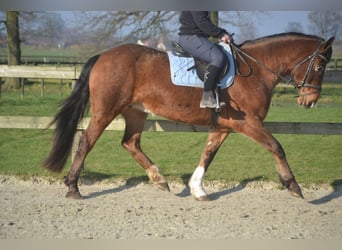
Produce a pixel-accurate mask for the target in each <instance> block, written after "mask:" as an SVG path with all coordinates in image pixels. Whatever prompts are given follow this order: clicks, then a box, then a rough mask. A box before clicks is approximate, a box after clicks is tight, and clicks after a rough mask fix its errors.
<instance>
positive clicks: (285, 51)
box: [246, 41, 313, 86]
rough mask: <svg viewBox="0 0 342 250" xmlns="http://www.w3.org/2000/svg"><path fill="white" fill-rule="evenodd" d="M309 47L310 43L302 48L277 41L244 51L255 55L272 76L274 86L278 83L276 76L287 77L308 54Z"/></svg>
mask: <svg viewBox="0 0 342 250" xmlns="http://www.w3.org/2000/svg"><path fill="white" fill-rule="evenodd" d="M311 47H313V43H312V42H311V43H307V44H306V46H303V43H302V45H301V46H299V44H298V42H296V41H279V42H273V43H272V42H265V43H260V44H255V45H254V47H250V48H246V49H247V50H249V51H250V53H251V54H252V55H255V59H256V60H258V61H259V62H260V63H261V65H262V66H264V69H266V68H267V69H268V71H269V73H270V74H272V75H273V78H274V82H272V84H274V86H275V85H276V84H277V83H278V82H279V79H278V77H277V75H280V76H282V77H285V76H286V75H288V74H289V73H290V72H291V70H292V69H293V68H294V67H295V65H296V64H297V63H298V62H299V61H301V60H304V58H306V57H307V56H308V55H309V54H310V51H312V48H311ZM277 80H278V81H277Z"/></svg>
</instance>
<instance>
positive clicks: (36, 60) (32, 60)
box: [0, 55, 342, 70]
mask: <svg viewBox="0 0 342 250" xmlns="http://www.w3.org/2000/svg"><path fill="white" fill-rule="evenodd" d="M7 60H8V58H7V55H0V64H2V65H7V64H8V61H7ZM21 61H22V63H23V64H25V65H83V64H84V63H85V62H86V61H87V58H85V57H76V56H69V57H68V56H22V58H21ZM327 69H329V70H342V59H341V58H332V59H331V60H330V62H329V64H328V65H327Z"/></svg>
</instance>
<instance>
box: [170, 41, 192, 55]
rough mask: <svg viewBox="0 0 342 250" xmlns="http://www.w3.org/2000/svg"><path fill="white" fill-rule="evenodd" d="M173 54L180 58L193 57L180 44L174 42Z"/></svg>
mask: <svg viewBox="0 0 342 250" xmlns="http://www.w3.org/2000/svg"><path fill="white" fill-rule="evenodd" d="M172 53H173V54H174V55H176V56H179V57H192V56H191V55H190V54H189V53H187V52H186V51H185V50H184V49H183V48H182V46H180V45H179V43H177V42H175V41H173V42H172Z"/></svg>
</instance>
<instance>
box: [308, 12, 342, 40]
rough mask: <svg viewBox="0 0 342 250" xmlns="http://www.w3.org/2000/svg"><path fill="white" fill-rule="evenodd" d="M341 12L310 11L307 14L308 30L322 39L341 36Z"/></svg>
mask: <svg viewBox="0 0 342 250" xmlns="http://www.w3.org/2000/svg"><path fill="white" fill-rule="evenodd" d="M341 13H342V12H341V11H324V12H319V11H312V12H310V13H309V14H308V18H309V21H310V30H312V32H313V33H314V34H316V35H318V36H320V37H322V38H329V37H330V36H335V37H337V38H338V37H339V36H341V23H342V14H341Z"/></svg>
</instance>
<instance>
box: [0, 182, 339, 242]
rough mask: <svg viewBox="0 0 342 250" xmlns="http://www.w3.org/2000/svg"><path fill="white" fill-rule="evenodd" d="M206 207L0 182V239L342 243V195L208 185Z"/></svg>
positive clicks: (108, 191) (171, 197)
mask: <svg viewBox="0 0 342 250" xmlns="http://www.w3.org/2000/svg"><path fill="white" fill-rule="evenodd" d="M205 187H206V189H207V191H208V192H210V194H211V195H210V196H211V198H212V199H213V201H211V202H198V201H195V200H194V199H193V198H192V197H191V196H190V193H189V190H188V188H187V187H186V186H185V185H183V184H180V183H171V184H170V188H171V192H165V191H161V190H158V189H157V188H156V187H154V186H152V185H150V184H146V183H139V184H137V185H127V184H126V183H124V182H119V181H118V182H115V183H104V182H102V183H95V184H91V185H86V184H82V185H81V186H80V190H81V193H82V194H83V195H84V196H85V199H83V200H77V201H75V200H70V199H66V198H65V197H64V196H65V194H66V191H67V189H66V187H65V186H64V185H63V184H62V183H60V182H56V181H48V180H46V179H45V180H42V179H35V178H34V179H31V180H28V181H22V180H18V179H16V178H14V177H8V176H0V213H1V216H0V239H18V238H19V239H60V238H63V239H341V238H342V189H341V188H339V189H338V190H332V188H330V187H323V186H320V187H313V188H307V189H304V190H303V193H304V196H305V199H304V200H301V199H298V198H295V197H292V196H290V194H289V193H288V192H287V191H286V190H280V189H279V188H277V187H278V184H271V183H260V182H255V183H250V184H248V185H247V186H239V185H237V186H235V187H234V186H231V187H226V186H223V185H220V184H215V185H211V184H210V183H206V186H205Z"/></svg>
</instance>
